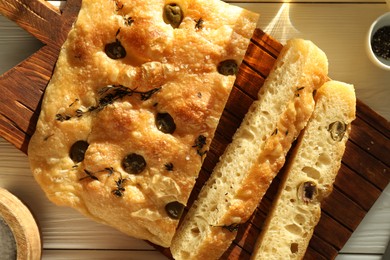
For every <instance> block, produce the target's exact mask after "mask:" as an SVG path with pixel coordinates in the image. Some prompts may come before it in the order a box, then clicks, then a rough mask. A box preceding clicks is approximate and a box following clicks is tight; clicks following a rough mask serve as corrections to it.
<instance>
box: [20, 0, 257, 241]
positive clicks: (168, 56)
mask: <svg viewBox="0 0 390 260" xmlns="http://www.w3.org/2000/svg"><path fill="white" fill-rule="evenodd" d="M167 3H168V2H167V1H161V0H160V1H153V3H151V2H150V1H141V0H131V1H130V0H128V1H112V0H98V1H95V0H94V1H93V0H84V1H83V3H82V7H81V10H80V13H79V16H78V18H77V21H76V23H75V24H74V26H73V28H72V30H71V31H70V33H69V36H68V38H67V40H66V42H65V43H64V45H63V47H62V50H61V52H60V56H59V58H58V61H57V65H56V69H55V72H54V74H53V76H52V78H51V81H50V83H49V85H48V87H47V89H46V92H45V95H44V99H43V101H42V110H41V114H40V117H39V120H38V124H37V128H36V132H35V134H34V135H33V137H32V139H31V141H30V145H29V150H28V154H29V160H30V165H31V169H32V172H33V174H34V177H35V179H36V180H37V181H38V183H39V184H40V185H41V187H42V188H43V189H44V191H45V193H46V194H47V196H48V197H49V199H50V200H52V201H53V202H55V203H56V204H58V205H67V206H71V207H74V208H76V209H78V210H79V211H80V212H82V213H83V214H85V215H87V216H89V217H91V218H93V219H95V220H97V221H99V222H103V223H105V224H108V225H111V226H113V227H115V228H117V229H119V230H121V231H123V232H125V233H127V234H129V235H131V236H135V237H138V238H142V239H147V240H149V241H151V242H153V243H156V244H158V245H161V246H165V247H168V246H169V245H170V243H171V239H172V236H173V234H174V232H175V229H176V226H177V224H178V219H176V218H172V217H170V216H169V214H168V213H167V211H166V210H165V207H166V205H167V204H168V203H170V202H179V203H180V204H182V205H186V203H187V200H188V197H189V195H190V192H191V190H192V188H193V185H194V183H195V180H196V178H197V176H198V173H199V170H200V167H201V164H202V160H203V159H204V157H205V153H206V152H207V150H208V148H209V145H210V142H211V139H212V138H213V135H214V131H215V129H216V127H217V124H218V121H219V118H220V116H221V114H222V111H223V109H224V106H225V103H226V101H227V98H228V95H229V93H230V90H231V88H232V86H233V83H234V80H235V76H234V75H227V76H226V75H222V74H220V73H218V71H217V67H218V64H219V63H220V62H222V61H224V60H229V59H232V60H234V61H235V62H236V63H237V64H240V62H241V61H242V59H243V57H244V54H245V51H246V48H247V45H248V43H249V40H250V38H251V36H252V33H253V30H254V28H255V26H256V22H257V18H258V16H257V15H256V14H253V13H250V12H247V11H244V10H242V9H241V8H239V7H236V6H232V5H228V4H226V3H223V2H221V1H216V0H215V1H204V0H197V1H177V2H176V4H178V5H179V6H180V7H181V8H182V11H183V14H184V19H183V21H182V23H181V24H180V26H179V28H177V29H175V28H173V27H172V26H171V25H170V24H167V23H166V22H164V18H163V9H164V6H165V5H166V4H167ZM200 19H202V23H201V26H200V25H199V24H198V23H199V20H200ZM114 45H115V48H119V47H120V48H119V50H118V49H115V50H116V51H117V52H116V53H115V52H114V51H112V52H110V51H107V49H110V48H112V47H113V46H114ZM118 45H120V46H119V47H118ZM122 49H124V50H125V52H126V53H125V55H123V53H122V52H121V51H123V50H122ZM118 52H119V53H118ZM112 53H114V54H112ZM113 55H114V58H113V57H112V56H113ZM115 55H119V56H115ZM118 57H119V58H118ZM167 115H168V116H167ZM167 117H168V119H167ZM160 118H162V119H161V120H162V123H160V121H159V120H160ZM170 119H171V121H170ZM172 120H173V122H174V125H175V128H172ZM164 127H168V128H167V130H164ZM162 129H163V130H162ZM78 141H83V142H84V144H85V142H86V143H88V146H87V148H83V149H84V152H85V154H84V155H83V158H82V160H80V161H78V160H76V161H75V159H74V158H71V157H72V156H70V153H71V151H72V149H73V148H74V146H73V145H74V144H75V143H76V142H78ZM80 149H81V148H80ZM131 154H136V155H138V156H140V157H142V158H143V160H144V161H145V164H146V167H145V168H143V169H142V170H141V172H140V173H138V172H137V173H136V174H134V173H129V172H128V171H127V170H126V166H124V165H125V164H124V161H125V159H124V158H126V157H127V156H129V155H131ZM138 159H139V158H138ZM138 159H137V160H138ZM129 160H132V162H133V160H135V159H134V157H131V159H129ZM139 162H140V161H137V163H139ZM140 164H142V163H140ZM131 167H133V165H132V164H131ZM139 167H141V166H139ZM141 168H142V167H141Z"/></svg>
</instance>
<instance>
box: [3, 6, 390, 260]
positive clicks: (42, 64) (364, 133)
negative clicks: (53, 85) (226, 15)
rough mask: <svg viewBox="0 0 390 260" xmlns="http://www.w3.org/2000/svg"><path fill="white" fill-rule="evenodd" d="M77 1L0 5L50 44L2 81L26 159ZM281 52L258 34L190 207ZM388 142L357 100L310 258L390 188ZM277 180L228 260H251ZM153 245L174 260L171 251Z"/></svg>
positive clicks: (12, 130) (377, 120)
mask: <svg viewBox="0 0 390 260" xmlns="http://www.w3.org/2000/svg"><path fill="white" fill-rule="evenodd" d="M80 2H81V0H68V1H67V4H66V7H65V8H64V9H63V12H62V13H61V12H59V11H58V10H55V9H54V8H52V7H50V6H49V5H48V4H45V3H44V2H41V1H39V0H7V1H4V0H0V12H1V13H2V14H3V15H5V16H7V17H8V18H10V19H11V20H13V21H15V22H17V23H18V24H19V25H20V26H21V27H22V28H24V29H25V30H27V31H29V32H30V33H32V34H33V35H34V36H35V37H36V38H38V39H39V40H41V41H42V42H43V43H44V44H45V46H44V47H43V48H42V49H40V50H39V51H38V52H37V53H35V54H34V55H33V56H31V57H30V58H28V59H27V60H25V61H24V62H22V63H21V64H19V65H18V66H16V67H14V68H13V69H11V70H10V71H8V72H7V73H5V74H4V75H2V76H1V77H0V91H1V93H2V95H1V96H0V135H1V136H2V137H4V138H5V139H6V140H8V141H9V142H10V143H12V144H13V145H15V146H16V147H17V148H18V149H20V150H21V151H23V152H24V153H26V152H27V145H28V142H29V139H30V136H31V135H32V134H33V132H34V129H35V124H36V121H37V117H38V115H39V110H40V108H39V104H40V100H41V98H42V94H43V91H44V88H45V86H46V85H47V83H48V81H49V79H50V77H51V73H52V71H53V68H54V65H55V61H56V59H57V56H58V53H59V50H60V47H61V45H62V44H63V42H64V40H65V38H66V35H67V33H68V31H69V30H70V28H71V24H72V22H73V21H74V20H75V18H76V16H77V13H78V10H79V8H80ZM51 28H56V30H52V29H51ZM58 28H61V29H58ZM282 47H283V46H282V45H281V44H280V43H279V42H278V41H276V40H275V39H273V38H272V37H271V36H269V35H267V34H265V33H264V32H263V31H262V30H260V29H256V30H255V32H254V35H253V37H252V40H251V42H250V45H249V47H248V50H247V53H246V56H245V59H244V61H243V63H242V65H241V67H240V70H239V73H238V76H237V80H236V82H235V86H234V88H233V90H232V93H231V95H230V97H229V100H228V103H227V106H226V108H225V110H224V112H223V115H222V118H221V121H220V124H219V126H218V129H217V132H216V135H215V138H214V140H213V141H212V143H211V148H210V151H209V152H208V154H207V157H206V159H205V161H204V164H203V167H202V170H201V173H200V175H199V178H198V181H197V184H196V187H195V188H194V191H193V193H192V194H191V197H190V204H191V203H192V202H193V201H194V199H195V198H196V196H197V193H198V192H199V190H200V187H201V186H202V185H203V184H204V182H205V181H206V180H207V178H208V176H209V175H210V173H211V172H212V169H213V168H214V166H215V164H216V163H217V161H218V158H219V156H220V155H221V154H222V153H223V151H224V149H225V148H226V146H227V145H228V144H229V143H230V141H231V138H232V136H233V134H234V132H235V130H236V129H237V128H238V126H239V125H240V122H241V120H242V119H243V117H244V115H245V113H246V112H247V110H248V108H249V106H250V105H251V103H252V102H253V101H254V100H255V99H256V96H257V92H258V91H259V89H260V88H261V86H262V85H263V83H264V80H265V79H266V77H267V75H268V74H269V72H270V70H271V68H272V66H273V64H274V62H275V60H276V58H277V57H278V55H279V53H280V50H281V49H282ZM389 140H390V124H389V122H388V121H387V120H385V119H384V118H382V117H381V116H379V115H378V114H376V113H375V112H374V111H373V110H371V109H370V108H369V107H368V106H366V105H365V104H364V103H363V102H361V101H359V100H358V102H357V118H356V120H355V121H354V122H353V124H352V132H351V136H350V140H349V141H348V143H347V148H346V152H345V154H344V157H343V163H342V166H341V169H340V171H339V174H338V177H337V179H336V182H335V188H334V191H333V192H332V194H331V195H330V197H328V199H327V200H326V201H325V202H324V203H323V205H322V217H321V220H320V222H319V224H318V225H317V227H316V229H315V232H314V236H313V238H312V240H311V241H310V245H309V248H308V250H307V252H306V256H305V259H333V258H335V257H336V256H337V254H338V252H339V250H340V249H341V248H342V247H343V246H344V244H345V243H346V242H347V240H348V238H349V237H350V236H351V234H352V233H353V231H354V230H355V229H356V228H357V226H358V224H359V223H360V222H361V220H362V219H363V218H364V216H365V215H366V213H367V212H368V210H369V209H370V208H371V206H372V205H373V204H374V202H375V201H376V199H377V198H378V197H379V195H380V194H381V192H382V191H383V190H384V188H385V187H386V186H387V184H388V183H389V182H390V172H389V171H390V167H389V166H390V156H389V154H390V141H389ZM279 180H280V178H279V177H277V178H276V179H275V180H274V182H273V183H272V185H271V187H270V189H269V190H268V192H267V194H266V195H265V197H264V198H263V200H262V202H261V203H260V205H259V206H258V208H257V209H256V211H255V212H254V214H253V216H252V217H251V218H250V220H249V221H248V222H247V223H245V224H244V225H241V227H240V228H239V231H238V236H237V238H236V240H235V241H234V243H233V244H232V245H231V246H230V248H229V249H228V250H227V252H226V253H225V254H224V256H223V259H249V257H250V254H251V252H252V251H253V246H254V243H255V241H256V239H257V236H258V235H259V233H260V231H261V228H262V225H263V223H264V220H265V218H266V216H267V213H268V211H269V209H270V206H271V204H272V200H273V198H274V196H275V194H276V191H277V188H278V184H279ZM154 246H155V247H156V248H157V249H158V250H160V251H161V252H162V253H163V254H164V255H166V256H167V257H168V258H171V255H170V251H169V249H165V248H161V247H159V246H156V245H154Z"/></svg>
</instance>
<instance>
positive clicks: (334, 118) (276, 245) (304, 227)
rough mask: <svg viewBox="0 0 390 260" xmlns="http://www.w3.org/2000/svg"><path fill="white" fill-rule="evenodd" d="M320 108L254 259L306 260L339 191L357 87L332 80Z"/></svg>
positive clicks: (285, 179) (319, 96) (318, 96)
mask: <svg viewBox="0 0 390 260" xmlns="http://www.w3.org/2000/svg"><path fill="white" fill-rule="evenodd" d="M315 99H316V107H315V110H314V112H313V116H312V118H311V119H310V121H309V123H308V125H307V127H306V129H305V130H304V131H303V133H302V135H301V136H300V137H299V140H298V143H297V146H296V147H295V148H294V150H293V154H292V156H291V159H290V160H289V161H288V162H287V165H286V166H287V167H286V170H285V171H284V172H283V174H284V175H283V180H282V182H281V185H280V187H279V192H278V195H277V196H276V198H275V201H274V204H273V206H272V210H271V211H270V214H269V215H268V216H267V220H266V223H265V226H264V228H263V229H262V232H261V234H260V237H259V239H258V241H257V243H256V246H255V251H254V253H253V255H252V258H253V259H302V258H303V257H304V255H305V252H306V249H307V246H308V244H309V241H310V239H311V237H312V235H313V231H314V228H315V226H316V225H317V223H318V221H319V219H320V216H321V202H322V200H323V199H324V198H325V197H327V196H328V195H329V194H330V193H331V191H332V188H333V182H334V180H335V178H336V176H337V173H338V170H339V168H340V165H341V159H342V156H343V154H344V150H345V146H346V142H347V140H348V138H349V133H350V131H351V122H352V121H353V120H354V119H355V110H356V97H355V92H354V88H353V86H352V85H349V84H346V83H342V82H337V81H330V82H327V83H325V84H324V85H323V86H322V87H321V88H320V89H319V90H318V91H317V94H316V96H315Z"/></svg>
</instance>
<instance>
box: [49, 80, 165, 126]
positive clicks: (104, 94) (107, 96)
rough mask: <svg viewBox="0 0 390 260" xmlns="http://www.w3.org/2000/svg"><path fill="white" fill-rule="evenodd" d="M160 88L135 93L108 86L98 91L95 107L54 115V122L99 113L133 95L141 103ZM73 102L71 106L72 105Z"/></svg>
mask: <svg viewBox="0 0 390 260" xmlns="http://www.w3.org/2000/svg"><path fill="white" fill-rule="evenodd" d="M160 90H161V87H158V88H154V89H151V90H148V91H137V89H131V88H128V87H125V86H123V85H109V86H107V87H104V88H102V89H101V90H99V91H98V94H99V96H101V97H100V98H99V101H98V104H97V105H96V106H90V107H89V108H88V109H87V110H84V111H83V110H81V109H76V110H75V111H74V114H73V115H71V114H65V113H64V114H56V120H57V121H60V122H63V121H67V120H70V119H72V118H74V117H81V116H83V115H84V114H87V113H91V112H93V111H97V112H99V111H101V110H103V109H104V108H105V107H106V106H108V105H111V104H113V103H114V102H115V101H117V100H120V99H123V98H124V97H129V96H133V95H134V94H138V95H140V97H141V101H146V100H148V99H149V98H150V97H151V96H152V95H153V94H155V93H156V92H158V91H160ZM74 103H75V102H73V103H72V104H71V105H73V104H74Z"/></svg>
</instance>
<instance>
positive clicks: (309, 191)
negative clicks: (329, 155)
mask: <svg viewBox="0 0 390 260" xmlns="http://www.w3.org/2000/svg"><path fill="white" fill-rule="evenodd" d="M298 193H299V198H300V199H301V200H302V201H304V202H305V203H309V202H311V201H313V200H314V198H315V196H316V195H317V185H316V184H315V183H314V182H312V181H306V182H303V183H301V185H300V186H299V188H298Z"/></svg>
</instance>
